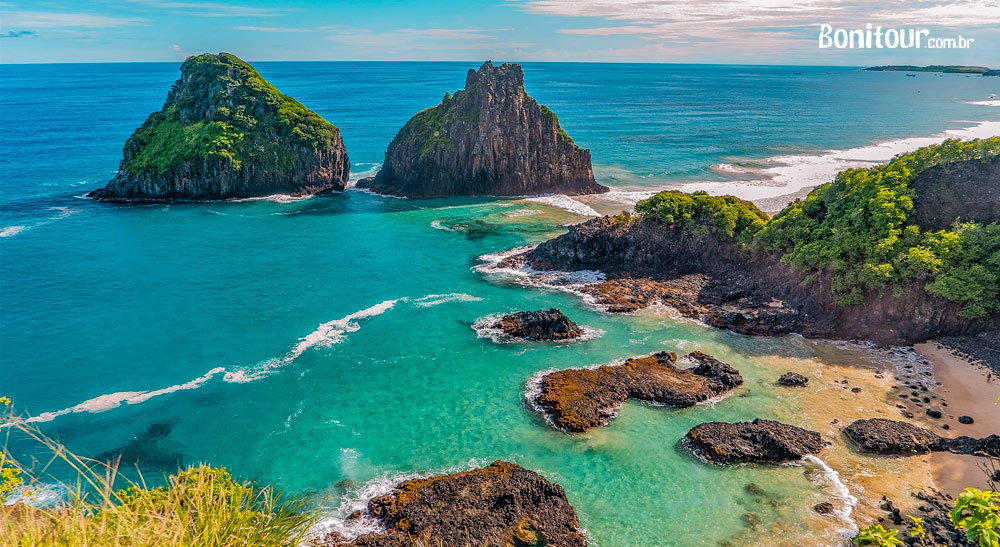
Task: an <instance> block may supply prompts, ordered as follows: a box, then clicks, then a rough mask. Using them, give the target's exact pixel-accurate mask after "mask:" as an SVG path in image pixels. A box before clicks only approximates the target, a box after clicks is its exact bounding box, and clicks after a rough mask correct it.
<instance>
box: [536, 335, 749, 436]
mask: <svg viewBox="0 0 1000 547" xmlns="http://www.w3.org/2000/svg"><path fill="white" fill-rule="evenodd" d="M687 358H688V359H689V360H690V361H692V362H694V363H696V366H694V367H692V368H688V369H681V368H678V367H677V366H676V365H677V355H676V354H675V353H666V352H660V353H655V354H653V355H650V356H648V357H640V358H633V359H628V360H627V361H625V363H623V364H621V365H603V366H600V367H597V368H584V369H567V370H560V371H557V372H552V373H549V374H546V375H545V376H543V377H542V380H541V389H540V390H539V393H538V395H537V397H536V398H535V400H534V403H535V404H537V405H538V406H539V407H540V408H541V409H542V411H543V412H545V414H546V415H547V416H548V417H549V419H550V420H552V423H553V424H555V425H556V426H557V427H559V428H561V429H565V430H567V431H572V432H582V431H587V430H588V429H591V428H593V427H597V426H602V425H605V424H607V423H608V422H609V421H610V420H611V418H613V417H614V414H615V411H616V410H617V409H618V408H619V407H620V406H621V405H622V404H623V403H624V402H625V400H626V399H629V398H632V399H637V400H640V401H647V402H651V403H656V404H661V405H668V406H672V407H677V408H683V407H689V406H692V405H694V404H696V403H699V402H701V401H705V400H708V399H710V398H712V397H716V396H718V395H721V394H723V393H726V392H728V391H730V390H732V389H733V388H735V387H736V386H738V385H740V384H742V383H743V377H742V376H740V373H739V371H737V370H736V369H734V368H733V367H731V366H729V365H728V364H726V363H723V362H721V361H719V360H717V359H715V358H714V357H712V356H710V355H707V354H704V353H701V352H697V351H696V352H692V353H690V354H688V356H687Z"/></svg>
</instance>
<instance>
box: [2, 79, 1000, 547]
mask: <svg viewBox="0 0 1000 547" xmlns="http://www.w3.org/2000/svg"><path fill="white" fill-rule="evenodd" d="M478 64H479V63H471V62H470V63H458V62H448V63H444V62H441V63H374V62H357V63H352V62H261V63H254V66H255V67H256V68H257V69H258V70H259V71H260V73H261V74H262V75H263V76H264V77H265V78H266V79H268V80H269V81H271V82H272V83H274V84H275V85H276V86H277V87H278V88H279V89H280V90H281V91H282V92H284V93H286V94H288V95H291V96H293V97H295V98H297V99H298V100H300V101H301V102H302V103H304V104H305V105H306V106H308V107H309V108H311V109H313V110H315V111H316V112H318V113H320V114H321V115H322V116H324V117H325V118H326V119H327V120H329V121H331V122H333V123H334V124H336V125H338V126H339V127H340V128H341V130H342V134H343V138H344V143H345V145H346V147H347V151H348V155H349V156H350V159H351V163H352V179H354V180H357V179H358V178H360V177H361V176H365V175H368V174H373V173H374V172H375V171H376V170H377V167H378V164H379V162H380V161H381V159H382V154H383V153H384V150H385V146H386V145H387V144H388V142H389V141H390V140H391V139H392V137H393V136H394V134H395V132H396V131H397V130H398V129H399V128H400V127H401V126H402V125H403V124H404V123H405V122H406V120H407V119H408V118H409V117H410V116H411V115H412V114H414V113H416V112H417V111H419V110H421V109H423V108H426V107H428V106H432V105H434V104H436V103H437V102H438V101H440V99H441V97H442V96H443V95H444V93H445V92H446V91H450V92H454V91H455V90H456V89H460V88H461V87H462V86H463V85H464V79H465V73H466V71H467V70H468V69H470V68H477V67H478ZM177 76H178V66H177V65H175V64H170V63H150V64H91V65H86V64H81V65H0V169H2V176H0V185H2V190H3V191H2V193H0V312H2V315H0V319H2V320H0V395H5V396H9V397H11V398H12V399H13V400H14V403H15V407H16V409H17V410H18V411H20V412H22V413H27V414H30V415H31V416H32V419H33V420H34V422H35V424H36V425H37V426H38V427H40V428H41V429H42V431H43V432H45V433H46V434H48V435H50V436H53V437H55V438H57V439H58V440H59V441H61V442H62V443H65V444H66V446H67V447H69V448H70V449H71V450H73V451H75V452H77V453H79V454H82V455H89V456H100V455H105V454H114V453H121V452H123V451H124V452H125V453H126V455H139V456H138V457H140V458H141V461H142V462H144V463H143V466H142V471H143V473H144V476H145V477H146V478H147V480H150V481H152V482H154V483H155V482H156V481H157V480H162V475H163V473H164V472H165V471H167V470H169V469H170V468H172V467H174V466H175V465H176V464H177V462H182V463H185V464H192V463H198V462H207V463H210V464H212V465H216V466H223V467H226V468H227V469H229V470H230V471H231V472H233V473H234V474H235V475H236V476H238V477H241V478H249V479H255V480H259V481H262V482H268V483H275V484H277V485H278V486H280V487H281V488H282V489H284V490H285V491H287V492H291V493H297V494H305V495H308V496H310V499H312V500H314V503H315V504H316V505H317V506H318V507H319V508H320V509H321V511H322V515H323V516H322V518H321V519H320V521H319V523H318V524H317V530H325V529H338V530H348V531H352V530H351V527H354V529H353V531H355V532H356V531H359V530H358V527H362V528H363V527H364V526H369V525H370V524H371V523H368V522H365V521H361V522H360V523H350V522H347V521H345V520H344V516H346V515H347V514H348V513H349V512H350V511H351V510H353V509H355V508H358V507H360V506H362V505H363V502H364V501H365V500H367V498H368V497H371V496H372V495H374V494H376V493H379V492H383V491H385V489H387V488H389V487H391V485H392V484H395V483H396V482H398V481H399V480H400V479H401V478H405V477H412V476H426V475H430V474H437V473H441V472H446V471H452V470H460V469H468V468H469V467H471V466H476V465H483V464H485V463H489V462H490V461H493V460H495V459H506V460H511V461H514V462H516V463H519V464H521V465H523V466H525V467H527V468H530V469H534V470H537V471H539V472H540V473H542V474H543V475H545V476H546V477H547V478H549V479H551V480H554V481H556V482H558V483H559V484H560V485H561V486H563V487H564V488H565V489H566V492H567V496H568V497H569V500H570V502H571V503H572V504H573V505H574V506H575V507H576V509H577V511H578V513H579V514H580V516H581V520H582V523H583V526H584V527H585V528H586V531H587V534H588V535H589V537H590V538H591V540H592V542H593V543H594V544H596V545H601V546H618V545H677V546H687V545H718V544H720V543H721V542H724V541H728V542H730V544H731V545H755V544H760V545H786V544H787V545H795V544H801V538H802V537H808V538H810V542H809V544H817V545H823V544H839V543H841V542H843V538H844V537H845V534H850V533H851V531H852V530H853V524H852V522H851V520H850V518H849V515H851V514H853V515H854V516H856V517H864V516H866V515H867V516H873V515H875V514H876V513H877V509H876V505H877V503H876V502H877V501H878V497H879V496H880V495H881V493H883V492H891V491H893V490H898V489H903V488H906V487H907V486H908V485H911V484H919V483H920V482H921V481H924V482H926V475H925V473H926V466H924V465H923V464H920V463H919V462H911V461H906V460H901V461H897V460H885V459H877V458H870V457H865V456H860V455H857V454H854V453H853V452H852V451H850V450H849V449H847V448H846V447H845V446H844V442H843V440H842V438H841V436H840V434H839V427H840V426H838V425H837V424H838V423H840V425H841V426H842V422H846V421H848V420H850V419H854V418H856V417H873V416H881V415H884V416H892V415H893V412H894V409H892V408H890V405H889V404H887V403H886V393H887V392H888V390H889V389H890V388H891V386H892V385H893V381H892V377H891V373H892V372H894V371H900V370H902V369H903V367H905V366H907V365H909V366H911V367H912V366H917V368H919V367H920V366H922V364H921V362H920V361H919V359H918V358H917V357H916V356H915V355H914V354H912V353H911V352H908V351H905V350H897V351H883V350H877V349H875V348H872V347H868V346H865V345H860V344H847V343H842V342H828V341H811V340H804V339H802V338H800V337H797V336H788V337H779V338H758V337H747V336H740V335H736V334H732V333H729V332H724V331H720V330H715V329H711V328H708V327H706V326H704V325H703V324H700V323H698V322H694V321H690V320H686V319H682V318H679V317H678V316H677V315H676V314H674V313H672V312H671V310H668V309H652V310H647V311H644V312H641V313H637V314H633V315H625V316H622V315H610V314H607V313H604V312H602V311H601V310H599V309H596V308H595V307H594V306H592V305H590V304H589V303H588V302H587V301H586V300H585V299H583V298H581V297H580V296H579V295H578V294H576V293H574V292H573V291H572V286H569V287H566V286H561V287H556V286H553V285H551V284H548V283H546V282H545V280H544V279H536V278H525V277H519V276H513V275H510V274H504V273H499V272H497V271H496V270H494V269H492V268H491V267H490V265H491V263H492V262H495V260H496V259H497V256H498V253H503V252H504V251H506V250H509V249H512V248H515V247H519V246H524V245H530V244H535V243H538V242H540V241H544V240H545V239H548V238H550V237H553V236H555V235H558V234H560V233H562V232H563V231H564V230H565V225H567V224H570V223H575V222H581V221H583V220H585V219H586V218H587V215H592V214H596V213H598V212H600V213H608V212H615V211H618V210H621V209H622V208H626V207H629V206H630V205H631V204H633V203H634V202H635V201H636V200H637V199H640V198H642V197H645V196H648V195H650V194H651V193H652V192H655V191H656V190H658V189H663V188H686V189H689V190H693V189H705V190H708V191H710V192H713V193H723V192H724V193H734V194H736V195H738V196H741V197H744V198H747V199H755V200H758V203H759V204H760V205H761V207H762V208H764V209H765V210H771V211H773V210H777V209H779V208H780V206H781V204H782V203H784V202H787V200H788V199H790V198H788V197H787V196H788V195H789V194H795V193H799V195H801V192H802V190H803V188H806V187H808V186H812V185H815V184H819V183H822V182H824V181H825V180H829V179H830V177H832V174H833V173H835V172H836V171H837V170H839V169H842V168H845V167H848V166H856V165H870V164H872V162H877V161H884V160H886V159H888V158H889V157H891V156H892V155H893V154H894V153H897V152H900V151H903V150H907V149H910V148H913V147H915V146H919V145H923V144H930V143H931V142H936V141H940V140H941V139H943V138H945V137H947V136H962V137H969V136H977V135H983V136H985V135H998V134H1000V110H998V108H997V107H998V106H1000V103H998V102H997V100H996V99H995V97H993V98H991V97H990V95H991V94H993V93H998V92H1000V79H996V78H983V77H967V76H964V75H952V74H944V75H939V74H933V73H919V74H917V76H916V77H915V78H907V77H905V76H904V74H903V73H893V72H862V71H860V70H858V69H856V68H844V67H789V66H719V65H711V66H710V65H643V64H549V63H526V64H525V79H526V88H527V91H528V93H530V94H531V95H532V96H534V97H535V98H536V99H537V100H538V101H539V102H540V103H543V104H545V105H547V106H549V107H550V108H552V110H553V111H555V112H556V113H557V114H558V116H559V119H560V122H561V124H562V126H563V128H564V129H566V131H567V132H568V133H569V134H570V135H571V136H572V137H573V138H574V139H575V140H576V142H577V143H578V144H580V145H581V146H583V147H585V148H589V149H590V150H591V151H592V154H593V160H594V170H595V174H596V175H597V179H598V182H601V183H603V184H606V185H608V186H611V187H612V188H613V192H612V193H611V194H610V195H605V196H602V197H598V198H595V197H580V198H576V199H572V198H568V197H565V196H543V197H533V198H528V199H492V198H460V199H458V198H456V199H439V200H407V199H396V198H385V197H379V196H375V195H371V194H368V193H365V192H361V191H358V190H355V189H348V191H346V192H343V193H341V194H338V195H333V196H328V197H316V198H311V199H303V200H300V199H294V198H290V197H288V196H274V197H271V198H265V199H258V200H243V201H233V202H223V203H200V204H171V205H162V204H160V205H115V204H107V203H97V202H94V201H92V200H88V199H85V198H84V197H83V196H84V194H85V193H86V192H88V191H90V190H93V189H96V188H98V187H101V186H103V185H104V183H106V182H107V181H108V180H109V179H110V178H111V177H112V176H113V175H114V173H115V171H116V169H117V167H118V162H119V161H120V159H121V149H122V144H123V143H124V141H125V139H127V138H128V136H129V135H130V134H131V132H132V131H133V130H134V129H135V128H136V127H137V126H139V125H140V124H141V123H142V121H143V120H144V119H145V117H146V116H147V115H148V114H149V113H150V112H152V111H154V110H157V109H159V108H160V106H161V105H162V103H163V100H164V98H165V96H166V92H167V90H168V89H169V87H170V85H171V83H172V82H173V81H174V80H175V79H176V78H177ZM549 307H556V308H559V309H561V310H562V311H564V312H565V313H566V314H567V315H569V316H570V318H571V319H574V320H575V321H577V322H578V323H580V324H581V325H586V326H587V327H589V328H590V329H592V331H593V334H594V335H593V336H592V337H591V338H590V339H588V340H585V341H582V342H576V343H572V344H540V343H523V344H521V343H505V342H503V341H497V340H494V339H492V338H491V337H490V336H489V333H488V332H485V331H484V330H483V329H481V328H479V325H481V324H482V323H483V322H484V321H485V319H484V318H487V317H489V316H492V315H495V314H500V313H504V312H510V311H515V310H525V309H540V308H549ZM695 349H698V350H702V351H705V352H707V353H710V354H712V355H714V356H716V357H717V358H719V359H721V360H723V361H726V362H729V363H731V364H733V365H734V366H735V367H736V368H738V369H740V370H741V372H742V373H743V375H744V377H745V378H746V380H747V381H746V384H745V385H744V386H743V387H742V388H740V389H738V390H736V392H735V393H734V394H733V395H731V396H729V397H727V398H724V399H722V400H719V401H712V402H711V403H709V404H703V405H698V406H696V407H693V408H688V409H683V410H676V409H669V408H662V407H655V406H650V405H641V404H635V403H633V402H628V403H626V405H625V406H624V407H623V408H622V409H621V411H620V412H619V415H618V417H617V418H616V419H615V420H614V421H612V422H611V424H610V425H609V426H607V427H603V428H599V429H597V430H594V431H592V432H589V433H587V434H584V435H568V434H565V433H562V432H560V431H557V430H555V429H553V428H552V427H551V426H549V425H548V424H547V423H546V422H545V421H544V419H543V418H542V417H541V416H540V415H539V413H538V412H536V411H535V409H533V408H532V406H531V405H530V404H529V402H528V400H527V397H526V394H527V393H529V392H530V390H531V389H532V388H533V386H534V384H533V379H534V380H537V377H538V374H539V373H540V372H543V371H549V370H554V369H562V368H567V367H581V366H593V365H599V364H605V363H610V362H615V361H620V360H622V359H624V358H627V357H630V356H636V355H645V354H649V353H652V352H655V351H663V350H666V351H676V352H678V353H687V352H690V351H693V350H695ZM786 371H796V372H801V373H803V374H806V375H807V376H809V377H810V378H812V379H813V382H811V387H810V388H806V389H804V390H801V391H795V392H789V391H787V390H784V389H783V388H778V387H777V386H775V383H774V381H775V379H776V378H777V376H778V375H780V374H781V373H783V372H786ZM882 373H887V374H882ZM876 375H878V376H883V378H879V377H878V376H876ZM841 380H848V382H849V384H847V385H848V386H849V387H853V386H859V387H863V390H862V392H861V393H858V394H854V393H851V392H850V391H849V390H848V389H847V388H846V387H842V384H841V383H840V381H841ZM754 417H763V418H773V419H779V420H783V421H786V422H788V423H793V424H796V425H801V426H805V427H808V428H810V429H814V430H816V431H819V432H820V433H822V434H823V435H824V437H826V438H827V439H828V440H830V441H831V442H833V446H832V447H831V448H830V449H828V450H827V451H824V452H823V453H821V454H820V456H819V458H817V459H815V460H812V461H810V462H807V463H806V464H804V465H799V466H744V467H734V468H723V467H718V466H712V465H706V464H704V463H702V462H701V461H699V460H698V459H696V458H695V457H693V456H692V455H691V454H690V453H689V452H688V451H687V450H686V449H685V448H684V447H683V446H682V445H680V444H679V441H680V439H681V438H682V437H683V435H684V433H685V432H686V431H687V430H688V429H689V428H690V427H692V426H694V425H696V424H698V423H701V422H705V421H713V420H721V421H737V420H746V419H751V418H754ZM832 417H836V419H837V420H839V422H835V421H834V419H833V418H832ZM8 450H9V451H10V452H11V453H12V454H13V455H14V456H16V457H18V458H19V459H21V460H25V461H27V460H30V459H31V458H32V457H35V458H39V459H41V460H42V461H45V459H44V458H45V455H44V451H42V450H41V449H40V448H39V447H37V446H35V445H33V444H31V443H30V442H28V441H26V440H24V439H20V438H17V437H16V436H12V437H11V439H10V440H9V444H8ZM133 459H134V458H133ZM62 473H64V471H62V470H59V469H58V468H57V469H55V470H53V476H52V477H50V478H51V482H53V483H54V482H55V481H57V480H64V479H66V478H68V477H69V475H68V474H62ZM750 484H756V485H757V486H759V487H760V490H762V491H763V493H760V490H758V489H756V488H749V489H748V488H747V487H748V485H750ZM827 500H829V501H832V502H834V505H835V506H836V508H837V513H836V514H835V515H833V516H820V515H817V514H816V513H815V512H814V511H813V510H812V505H813V504H816V503H819V502H821V501H827ZM797 542H798V543H797Z"/></svg>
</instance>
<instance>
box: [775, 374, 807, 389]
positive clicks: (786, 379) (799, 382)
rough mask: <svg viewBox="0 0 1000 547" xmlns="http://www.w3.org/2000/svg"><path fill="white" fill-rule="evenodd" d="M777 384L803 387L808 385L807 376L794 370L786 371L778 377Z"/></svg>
mask: <svg viewBox="0 0 1000 547" xmlns="http://www.w3.org/2000/svg"><path fill="white" fill-rule="evenodd" d="M778 385H782V386H788V387H805V386H807V385H809V378H806V377H805V376H803V375H801V374H798V373H796V372H786V373H784V374H782V375H781V377H779V378H778Z"/></svg>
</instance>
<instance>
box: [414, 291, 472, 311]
mask: <svg viewBox="0 0 1000 547" xmlns="http://www.w3.org/2000/svg"><path fill="white" fill-rule="evenodd" d="M480 301H482V298H479V297H478V296H472V295H471V294H465V293H460V292H453V293H448V294H428V295H427V296H422V297H420V298H417V299H415V300H413V305H414V306H416V307H418V308H430V307H432V306H438V305H441V304H447V303H448V302H480Z"/></svg>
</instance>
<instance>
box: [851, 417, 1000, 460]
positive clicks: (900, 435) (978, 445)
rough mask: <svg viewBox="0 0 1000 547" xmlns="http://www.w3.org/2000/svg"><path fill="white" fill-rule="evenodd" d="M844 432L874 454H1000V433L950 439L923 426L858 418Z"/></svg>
mask: <svg viewBox="0 0 1000 547" xmlns="http://www.w3.org/2000/svg"><path fill="white" fill-rule="evenodd" d="M844 434H846V435H847V437H848V438H849V439H851V440H852V441H853V442H854V444H855V445H857V447H858V450H860V451H861V452H867V453H871V454H884V455H903V456H906V455H912V454H926V453H927V452H954V453H955V454H973V455H988V456H994V457H1000V435H990V436H988V437H984V438H982V439H976V438H973V437H965V436H962V437H956V438H954V439H948V438H945V437H941V436H940V435H938V434H936V433H933V432H931V431H928V430H926V429H924V428H922V427H919V426H916V425H913V424H910V423H906V422H897V421H895V420H888V419H885V418H871V419H868V420H858V421H856V422H854V423H852V424H851V425H849V426H847V427H846V428H844Z"/></svg>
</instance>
